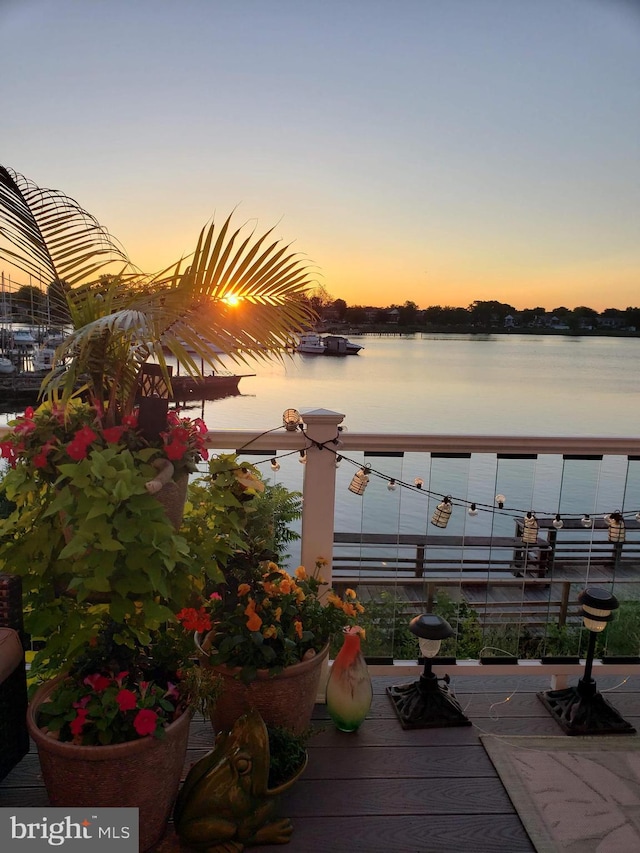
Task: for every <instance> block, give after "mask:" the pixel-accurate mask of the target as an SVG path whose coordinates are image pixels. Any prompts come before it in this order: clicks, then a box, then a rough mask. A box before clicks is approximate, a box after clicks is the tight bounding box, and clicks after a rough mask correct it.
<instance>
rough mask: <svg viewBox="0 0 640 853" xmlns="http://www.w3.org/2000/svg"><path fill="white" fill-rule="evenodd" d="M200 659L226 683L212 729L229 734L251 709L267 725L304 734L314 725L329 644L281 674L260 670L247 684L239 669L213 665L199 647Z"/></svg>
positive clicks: (217, 704)
mask: <svg viewBox="0 0 640 853" xmlns="http://www.w3.org/2000/svg"><path fill="white" fill-rule="evenodd" d="M196 645H198V648H199V649H200V653H201V660H202V661H203V662H205V663H206V665H208V666H211V668H212V669H213V670H214V672H216V673H217V674H218V675H219V676H220V677H221V678H222V680H223V690H222V695H221V696H220V698H219V699H218V700H217V702H216V706H215V711H214V713H213V726H214V728H215V729H216V731H229V730H230V729H231V728H233V724H234V723H235V721H236V720H237V719H238V718H239V717H241V716H242V715H243V714H246V713H247V711H249V710H251V708H256V709H257V710H258V711H260V714H261V715H262V719H263V720H264V721H265V723H266V724H267V726H282V727H283V728H287V729H290V730H291V731H293V732H295V733H296V734H301V733H302V732H303V731H305V729H308V728H309V726H310V724H311V716H312V714H313V707H314V705H315V703H316V698H317V695H318V687H319V686H320V675H321V672H322V664H323V662H324V661H325V660H326V658H327V655H328V654H329V644H328V643H327V645H326V646H325V647H324V648H323V649H322V650H321V651H320V652H318V654H317V655H315V656H314V657H312V658H309V659H308V660H305V661H301V662H300V663H296V664H294V665H293V666H288V667H287V668H286V669H284V670H283V671H282V672H280V673H278V675H272V674H271V672H270V671H269V670H268V669H262V670H258V674H257V677H256V679H255V680H254V681H252V682H250V683H249V684H244V683H243V682H242V681H240V679H239V678H238V677H237V676H238V674H239V672H240V670H239V668H233V669H232V668H230V667H227V666H212V665H211V663H210V660H209V657H208V655H207V654H206V652H204V651H202V648H201V647H200V646H199V638H198V637H197V636H196Z"/></svg>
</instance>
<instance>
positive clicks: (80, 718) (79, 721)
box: [69, 708, 89, 737]
mask: <svg viewBox="0 0 640 853" xmlns="http://www.w3.org/2000/svg"><path fill="white" fill-rule="evenodd" d="M88 713H89V712H88V711H87V710H86V708H78V713H77V714H76V717H75V719H74V720H71V722H70V723H69V728H70V729H71V734H72V735H75V736H76V737H78V735H81V734H82V727H83V726H84V724H85V723H86V722H87V715H88Z"/></svg>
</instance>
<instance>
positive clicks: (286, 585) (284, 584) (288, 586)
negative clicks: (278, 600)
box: [278, 578, 293, 595]
mask: <svg viewBox="0 0 640 853" xmlns="http://www.w3.org/2000/svg"><path fill="white" fill-rule="evenodd" d="M278 587H279V589H280V592H281V593H283V594H284V595H289V593H290V592H293V584H292V583H291V581H290V580H288V579H286V578H283V579H282V580H281V581H280V583H279V585H278Z"/></svg>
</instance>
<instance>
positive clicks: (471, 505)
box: [230, 409, 640, 542]
mask: <svg viewBox="0 0 640 853" xmlns="http://www.w3.org/2000/svg"><path fill="white" fill-rule="evenodd" d="M283 425H284V426H285V429H286V430H287V431H290V432H293V431H295V430H296V429H298V428H299V429H301V430H304V423H303V421H302V417H301V415H300V413H299V412H298V411H297V410H296V409H286V410H285V412H284V413H283ZM275 429H278V427H276V428H274V430H267V431H266V432H265V433H262V434H261V435H265V434H267V433H268V432H273V431H275ZM346 431H347V428H346V427H345V426H338V433H341V432H346ZM307 438H308V439H309V441H311V444H312V445H313V446H315V447H317V448H318V449H319V450H322V449H324V448H327V447H329V449H331V447H330V445H332V444H333V445H334V446H339V445H340V444H341V442H340V436H339V435H338V436H337V437H336V438H335V439H331V440H330V441H325V442H317V441H314V440H313V439H310V438H309V437H308V436H307ZM255 440H256V439H255V438H253V439H251V441H249V442H247V445H248V444H250V443H251V442H252V441H255ZM245 446H246V445H245ZM245 446H243V447H241V448H239V449H238V450H237V451H236V452H237V453H238V454H239V453H241V452H242V450H244V447H245ZM296 452H298V453H299V455H300V456H299V461H300V463H301V464H303V465H304V464H305V463H306V461H307V458H306V449H303V450H300V451H295V450H294V451H291V452H290V453H282V454H280V457H281V458H282V457H283V456H289V455H291V454H292V453H296ZM334 452H335V451H334ZM344 458H346V457H343V456H342V455H339V454H337V453H335V460H336V468H337V467H338V466H339V465H340V463H341V461H342V460H343V459H344ZM348 461H349V462H352V463H353V464H354V465H355V464H358V463H356V462H355V461H354V460H352V459H348ZM266 462H270V463H271V468H272V470H273V471H278V470H280V463H279V462H278V460H277V458H276V457H272V458H271V459H265V460H263V462H262V463H260V462H255V463H253V464H254V465H260V464H264V463H266ZM239 468H240V466H239ZM230 470H236V469H235V468H234V469H230ZM360 472H362V473H363V475H364V476H366V477H367V481H366V483H365V484H364V486H365V488H366V484H367V483H368V482H369V479H370V475H371V474H372V473H373V474H375V475H376V476H378V477H380V478H382V479H384V480H386V481H387V489H388V490H389V491H395V490H396V489H397V488H398V486H400V487H402V488H410V486H409V484H408V483H405V482H403V481H402V480H397V479H396V478H393V477H387V476H386V475H385V474H383V473H381V472H380V471H373V472H372V470H371V467H370V466H365V467H363V468H361V469H360V471H359V472H358V473H360ZM354 480H355V477H354ZM352 483H353V480H352ZM413 485H414V487H415V488H416V489H418V490H421V491H423V492H425V494H426V495H427V496H428V497H433V496H435V494H434V492H432V491H430V490H428V489H424V488H423V487H424V480H423V479H422V478H421V477H416V478H415V479H414V484H413ZM362 491H364V489H363V490H362ZM362 491H361V492H359V494H362ZM453 500H455V502H456V503H459V504H461V505H462V506H468V510H467V512H468V514H469V516H470V517H475V516H477V515H478V513H479V512H480V511H483V512H492V511H493V510H492V507H491V506H490V505H486V504H480V509H479V508H478V504H477V503H475V502H469V501H467V500H465V499H462V498H455V499H453V498H452V497H451V496H450V495H449V496H447V497H446V498H444V499H443V500H442V502H441V504H444V505H445V506H446V505H447V503H448V504H449V506H448V509H449V512H448V515H449V516H450V515H451V509H452V507H451V503H452V501H453ZM495 502H496V504H497V506H498V509H500V510H502V509H504V506H505V504H506V497H505V496H504V495H503V494H497V495H496V496H495ZM441 504H438V507H437V508H436V512H437V511H438V509H440V508H441ZM516 511H517V510H516ZM530 512H531V514H532V515H534V516H535V514H534V513H533V512H532V511H530ZM435 514H436V513H435V512H434V516H435ZM539 514H540V515H543V516H549V515H553V521H552V522H551V523H552V525H553V527H554V528H556V529H557V530H560V529H562V528H563V527H564V526H565V525H564V521H563V520H562V517H561V516H560V513H550V512H548V511H546V512H545V511H541V512H539ZM527 515H528V513H527ZM625 516H627V517H633V518H635V520H636V521H637V522H638V523H640V511H631V512H626V513H623V512H622V511H620V510H616V511H615V512H614V513H605V514H604V515H603V516H602V517H603V519H604V521H605V522H606V524H607V527H608V529H609V541H610V542H624V541H625V522H624V517H625ZM574 517H575V518H576V519H577V518H579V519H580V524H581V525H582V527H584V528H585V529H588V528H591V527H594V519H593V518H592V517H591V516H590V515H589V513H585V514H584V515H582V516H581V517H580V516H573V515H570V518H574ZM612 519H613V524H612ZM447 523H448V518H447ZM436 526H439V525H436ZM443 526H446V524H445V525H443Z"/></svg>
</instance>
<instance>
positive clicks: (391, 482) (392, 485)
mask: <svg viewBox="0 0 640 853" xmlns="http://www.w3.org/2000/svg"><path fill="white" fill-rule="evenodd" d="M387 488H388V489H389V491H390V492H395V490H396V481H395V480H394V479H393V477H392V478H391V479H390V480H389V482H388V483H387Z"/></svg>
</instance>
